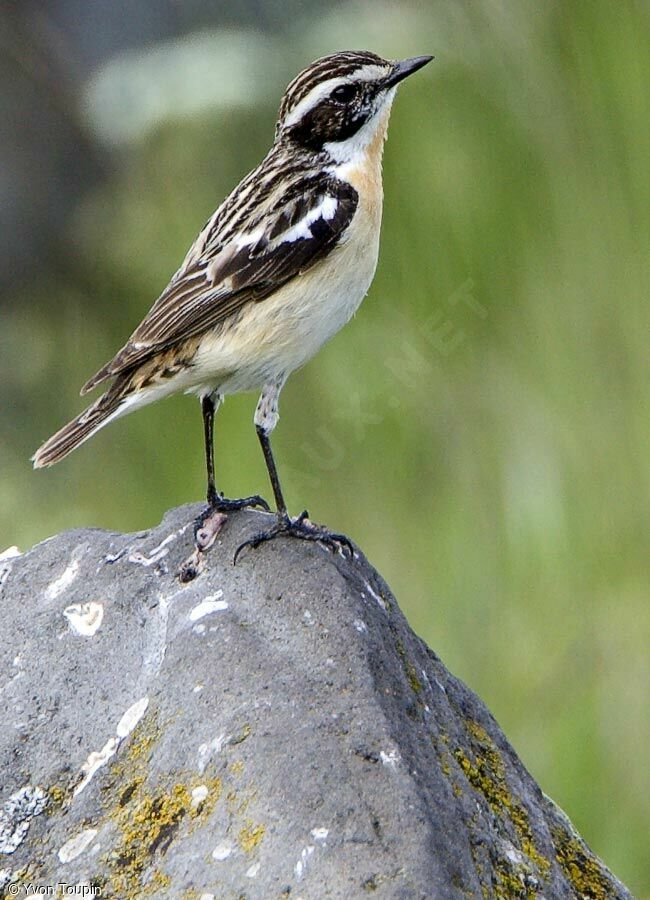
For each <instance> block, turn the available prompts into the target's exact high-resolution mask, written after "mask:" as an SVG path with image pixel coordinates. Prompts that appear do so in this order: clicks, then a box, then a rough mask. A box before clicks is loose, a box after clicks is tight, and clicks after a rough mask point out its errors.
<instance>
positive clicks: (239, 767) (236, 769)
mask: <svg viewBox="0 0 650 900" xmlns="http://www.w3.org/2000/svg"><path fill="white" fill-rule="evenodd" d="M230 771H231V772H232V774H233V775H241V773H242V772H243V771H244V763H243V762H242V761H241V759H237V760H235V762H234V763H232V765H231V766H230Z"/></svg>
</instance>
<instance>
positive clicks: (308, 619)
mask: <svg viewBox="0 0 650 900" xmlns="http://www.w3.org/2000/svg"><path fill="white" fill-rule="evenodd" d="M302 619H303V622H304V623H305V625H313V624H314V617H313V616H312V614H311V612H310V611H309V610H308V609H306V610H305V611H304V613H303V614H302Z"/></svg>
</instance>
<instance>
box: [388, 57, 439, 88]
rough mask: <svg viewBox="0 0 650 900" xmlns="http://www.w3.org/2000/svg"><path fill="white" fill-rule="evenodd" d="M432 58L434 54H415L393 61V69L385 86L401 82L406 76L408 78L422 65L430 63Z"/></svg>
mask: <svg viewBox="0 0 650 900" xmlns="http://www.w3.org/2000/svg"><path fill="white" fill-rule="evenodd" d="M432 59H433V56H414V57H412V58H411V59H402V60H399V61H398V62H396V63H393V71H392V72H391V73H390V75H389V76H388V78H387V79H386V80H385V81H384V85H385V87H393V85H396V84H399V82H400V81H403V80H404V78H408V76H409V75H412V74H413V72H417V70H418V69H421V68H422V66H426V64H427V63H430V62H431V60H432Z"/></svg>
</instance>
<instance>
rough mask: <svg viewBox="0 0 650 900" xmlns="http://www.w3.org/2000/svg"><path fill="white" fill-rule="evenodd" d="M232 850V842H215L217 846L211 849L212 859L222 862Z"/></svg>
mask: <svg viewBox="0 0 650 900" xmlns="http://www.w3.org/2000/svg"><path fill="white" fill-rule="evenodd" d="M232 851H233V846H232V844H228V843H224V844H217V846H216V847H215V848H214V850H213V851H212V859H216V860H217V862H223V861H224V859H228V857H229V856H230V854H231V853H232Z"/></svg>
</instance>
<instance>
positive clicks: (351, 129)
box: [290, 104, 369, 152]
mask: <svg viewBox="0 0 650 900" xmlns="http://www.w3.org/2000/svg"><path fill="white" fill-rule="evenodd" d="M368 117H369V116H368V114H367V113H365V114H364V113H362V112H360V111H358V110H350V109H346V108H341V107H340V106H334V105H329V104H323V105H321V106H318V107H316V109H314V110H312V111H311V112H310V113H308V114H307V115H306V116H305V117H304V118H303V119H302V120H301V121H300V122H299V123H298V124H297V125H295V126H294V127H293V128H292V129H291V131H290V135H291V138H292V139H293V140H294V141H296V143H298V144H300V145H301V146H303V147H307V148H308V149H309V150H314V151H316V152H319V151H320V150H322V149H323V144H327V143H329V142H330V141H346V140H347V139H348V138H351V137H352V136H353V135H355V134H356V133H357V131H358V130H359V129H360V128H361V127H362V126H363V125H365V123H366V122H367V121H368Z"/></svg>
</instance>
